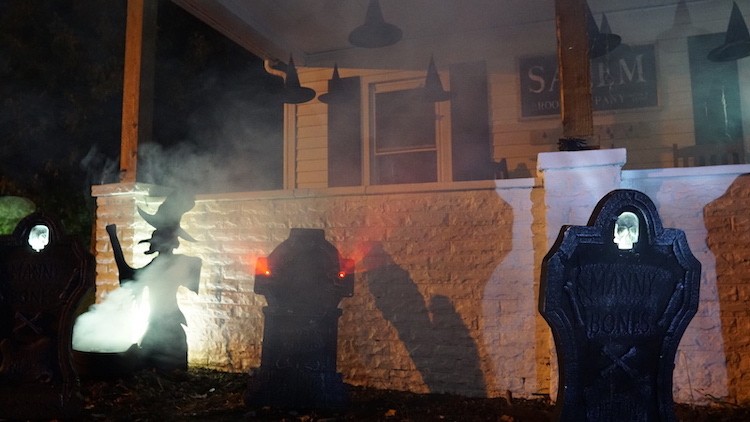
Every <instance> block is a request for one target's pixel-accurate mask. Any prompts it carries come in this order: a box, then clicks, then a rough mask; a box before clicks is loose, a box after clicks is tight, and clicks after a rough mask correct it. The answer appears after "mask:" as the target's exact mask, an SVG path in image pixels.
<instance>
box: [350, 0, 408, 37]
mask: <svg viewBox="0 0 750 422" xmlns="http://www.w3.org/2000/svg"><path fill="white" fill-rule="evenodd" d="M400 39H401V29H400V28H399V27H397V26H396V25H393V24H390V23H388V22H386V21H385V19H383V12H382V11H381V10H380V2H378V0H370V3H369V4H368V5H367V15H366V16H365V23H364V24H363V25H361V26H358V27H356V28H354V30H353V31H352V32H351V33H350V34H349V42H350V43H351V44H352V45H354V46H356V47H365V48H378V47H386V46H389V45H392V44H396V43H397V42H398V41H399V40H400Z"/></svg>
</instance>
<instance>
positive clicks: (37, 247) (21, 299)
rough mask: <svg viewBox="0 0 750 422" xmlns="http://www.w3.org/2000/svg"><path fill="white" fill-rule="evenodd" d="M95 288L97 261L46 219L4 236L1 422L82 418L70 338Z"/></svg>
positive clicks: (0, 250) (0, 252) (27, 221)
mask: <svg viewBox="0 0 750 422" xmlns="http://www.w3.org/2000/svg"><path fill="white" fill-rule="evenodd" d="M93 287H94V260H93V257H92V256H91V255H90V254H89V253H87V252H85V251H84V249H83V248H82V247H81V245H80V244H79V243H78V242H76V241H74V240H72V239H69V238H68V237H66V236H65V235H64V233H63V231H62V229H61V226H60V225H59V224H58V223H57V222H56V221H55V220H53V219H52V218H50V217H48V216H46V215H44V214H43V213H40V212H37V213H34V214H31V215H29V216H27V217H26V218H24V219H23V220H21V221H20V222H19V223H18V225H17V226H16V229H15V231H14V232H13V234H11V235H8V236H2V237H0V419H59V418H71V417H74V416H75V415H77V414H78V413H79V412H80V410H81V401H80V397H79V395H78V388H77V385H78V382H77V377H76V374H75V372H74V370H73V367H72V364H71V357H70V355H71V336H72V328H73V319H74V317H75V315H74V313H75V311H76V309H77V307H78V305H79V303H80V302H81V300H82V299H83V296H84V295H85V293H86V291H88V290H89V289H93Z"/></svg>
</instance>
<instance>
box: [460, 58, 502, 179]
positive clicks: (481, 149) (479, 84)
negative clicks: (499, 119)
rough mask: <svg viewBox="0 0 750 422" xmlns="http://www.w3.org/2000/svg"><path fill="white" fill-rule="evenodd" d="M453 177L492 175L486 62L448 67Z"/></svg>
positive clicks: (492, 176) (487, 176)
mask: <svg viewBox="0 0 750 422" xmlns="http://www.w3.org/2000/svg"><path fill="white" fill-rule="evenodd" d="M450 82H451V83H450V90H451V93H452V95H451V142H452V160H453V180H455V181H461V180H482V179H493V178H494V174H493V171H492V149H491V143H490V127H489V94H488V89H487V86H488V83H487V66H486V64H485V62H484V61H479V62H470V63H459V64H455V65H451V67H450Z"/></svg>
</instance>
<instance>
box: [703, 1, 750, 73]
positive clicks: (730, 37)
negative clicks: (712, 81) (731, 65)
mask: <svg viewBox="0 0 750 422" xmlns="http://www.w3.org/2000/svg"><path fill="white" fill-rule="evenodd" d="M749 55H750V33H748V31H747V24H746V23H745V19H744V18H743V17H742V13H741V12H740V8H739V7H738V6H737V2H733V6H732V14H731V15H730V16H729V25H728V26H727V35H726V37H725V38H724V44H722V45H720V46H718V47H716V48H714V49H713V50H711V51H710V52H709V53H708V60H711V61H713V62H728V61H732V60H738V59H741V58H743V57H747V56H749Z"/></svg>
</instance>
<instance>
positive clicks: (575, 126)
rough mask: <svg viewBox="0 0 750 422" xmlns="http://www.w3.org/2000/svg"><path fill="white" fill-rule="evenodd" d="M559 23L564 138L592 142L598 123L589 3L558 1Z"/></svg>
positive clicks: (556, 5)
mask: <svg viewBox="0 0 750 422" xmlns="http://www.w3.org/2000/svg"><path fill="white" fill-rule="evenodd" d="M555 23H556V26H557V62H558V67H559V72H560V107H561V115H562V126H563V137H564V138H577V139H582V140H585V141H587V142H588V141H590V140H591V138H592V137H593V135H594V119H593V116H592V111H591V110H592V108H591V73H590V67H591V64H590V62H589V41H588V34H587V33H586V0H555Z"/></svg>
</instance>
